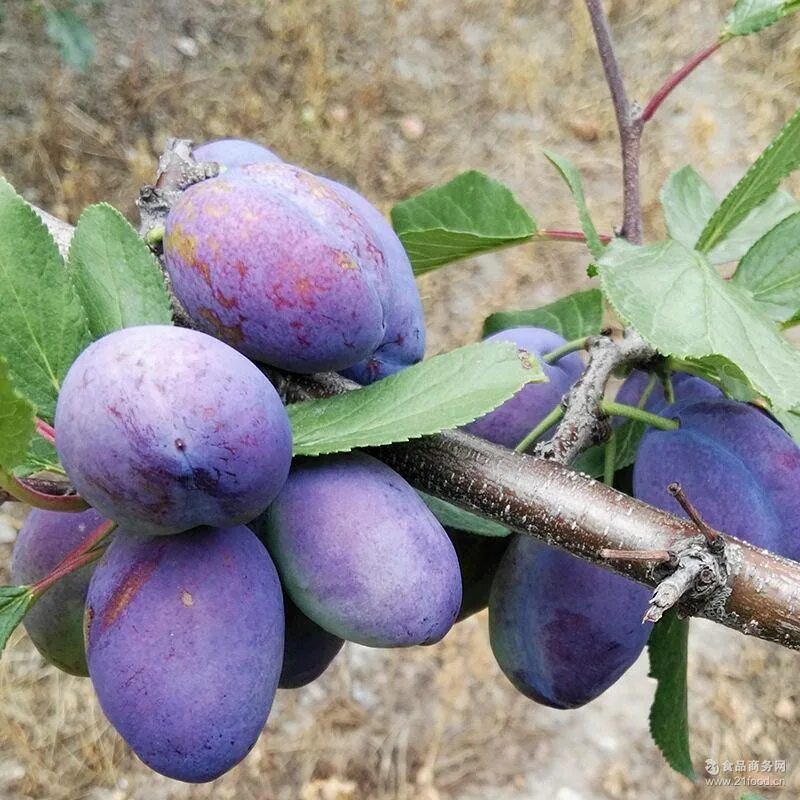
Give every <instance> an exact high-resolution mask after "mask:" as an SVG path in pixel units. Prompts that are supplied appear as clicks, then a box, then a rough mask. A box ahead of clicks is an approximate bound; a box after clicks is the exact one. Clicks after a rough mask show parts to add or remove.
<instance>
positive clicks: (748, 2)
mask: <svg viewBox="0 0 800 800" xmlns="http://www.w3.org/2000/svg"><path fill="white" fill-rule="evenodd" d="M798 9H800V0H737V2H736V5H735V6H734V7H733V10H732V11H731V13H730V14H728V16H727V17H726V18H725V27H724V28H723V29H722V38H723V39H725V38H729V37H731V36H747V35H748V34H751V33H757V32H758V31H760V30H763V29H764V28H766V27H768V26H769V25H772V24H773V23H775V22H777V21H778V20H779V19H781V18H783V17H785V16H786V15H787V14H792V13H794V12H795V11H797V10H798Z"/></svg>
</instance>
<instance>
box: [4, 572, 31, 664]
mask: <svg viewBox="0 0 800 800" xmlns="http://www.w3.org/2000/svg"><path fill="white" fill-rule="evenodd" d="M34 602H35V599H34V596H33V592H32V591H31V588H30V586H0V652H2V651H3V650H4V649H5V646H6V644H8V639H9V637H10V636H11V634H12V633H13V632H14V629H15V628H16V627H17V625H19V623H20V622H22V618H23V617H24V616H25V614H26V612H27V611H28V609H29V608H30V607H31V606H32V605H33V604H34Z"/></svg>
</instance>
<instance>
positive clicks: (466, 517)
mask: <svg viewBox="0 0 800 800" xmlns="http://www.w3.org/2000/svg"><path fill="white" fill-rule="evenodd" d="M418 494H419V496H420V497H421V498H422V499H423V500H424V501H425V504H426V505H427V506H428V508H429V509H430V510H431V511H433V513H434V516H435V517H436V518H437V519H438V520H439V522H441V523H442V525H444V526H445V527H446V528H455V529H456V530H459V531H467V533H474V534H477V535H478V536H501V537H502V536H508V535H509V534H510V533H511V531H510V530H509V529H508V528H504V527H503V526H502V525H499V524H498V523H496V522H492V521H491V520H490V519H484V518H483V517H479V516H478V515H477V514H473V513H471V512H469V511H464V509H463V508H459V507H458V506H454V505H453V504H452V503H448V502H447V501H446V500H440V499H439V498H438V497H434V496H433V495H432V494H427V493H426V492H418Z"/></svg>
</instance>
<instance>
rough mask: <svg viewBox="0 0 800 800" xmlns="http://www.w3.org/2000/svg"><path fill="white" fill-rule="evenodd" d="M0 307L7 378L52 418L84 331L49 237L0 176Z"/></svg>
mask: <svg viewBox="0 0 800 800" xmlns="http://www.w3.org/2000/svg"><path fill="white" fill-rule="evenodd" d="M0 308H2V314H0V355H2V356H4V357H5V358H6V359H7V360H8V368H9V373H10V375H11V380H12V381H13V383H14V386H15V387H16V389H17V391H19V392H20V394H22V395H23V396H24V397H25V398H27V399H28V400H29V401H30V402H31V403H33V405H34V407H35V408H36V411H37V413H38V415H39V416H40V417H43V418H44V419H46V420H47V421H48V422H52V420H53V413H54V411H55V404H56V398H57V397H58V391H59V389H60V387H61V380H62V379H63V377H64V375H65V374H66V371H67V370H68V369H69V366H70V365H71V364H72V362H73V361H74V360H75V358H76V357H77V355H78V354H79V353H80V352H81V350H83V348H84V347H86V345H88V344H89V341H90V338H89V331H88V328H87V326H86V317H85V316H84V312H83V308H82V307H81V304H80V301H79V300H78V296H77V293H76V292H75V288H74V287H73V285H72V283H71V281H70V280H69V276H68V275H67V272H66V270H65V269H64V263H63V261H62V259H61V256H60V255H59V252H58V248H57V247H56V245H55V243H54V242H53V239H52V237H51V236H50V234H49V233H48V231H47V229H46V228H45V226H44V225H43V224H42V222H41V220H40V219H39V217H38V216H37V215H36V213H35V212H34V211H33V210H32V209H31V208H30V206H28V204H27V203H26V202H25V201H24V200H23V199H22V198H21V197H19V196H18V195H17V194H16V193H15V192H14V190H13V189H12V188H11V186H10V185H9V184H8V183H7V182H6V181H4V180H3V179H2V178H0Z"/></svg>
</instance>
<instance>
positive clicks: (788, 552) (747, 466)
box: [633, 398, 800, 561]
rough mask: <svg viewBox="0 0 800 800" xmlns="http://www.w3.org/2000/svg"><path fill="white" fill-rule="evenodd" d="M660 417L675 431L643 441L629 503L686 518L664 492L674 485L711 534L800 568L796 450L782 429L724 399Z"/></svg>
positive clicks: (684, 405) (690, 404)
mask: <svg viewBox="0 0 800 800" xmlns="http://www.w3.org/2000/svg"><path fill="white" fill-rule="evenodd" d="M662 415H663V416H665V417H668V418H670V419H676V420H678V421H680V423H681V427H680V428H678V429H676V430H671V431H661V430H657V429H655V428H651V429H649V430H648V431H647V433H645V435H644V436H643V437H642V442H641V444H640V445H639V450H638V453H637V457H636V463H635V464H634V468H633V493H634V496H635V497H638V498H639V499H640V500H644V501H645V502H647V503H650V504H651V505H655V506H658V507H659V508H663V509H664V510H666V511H669V512H671V513H673V514H678V515H680V516H684V517H685V516H686V514H685V513H684V511H683V509H682V508H681V507H680V505H679V504H678V502H677V501H676V500H675V498H674V497H673V496H672V495H671V494H669V492H668V491H667V486H668V485H669V484H670V483H673V482H676V483H680V484H681V486H682V487H683V490H684V492H685V493H686V495H687V496H688V498H689V500H690V501H691V502H692V504H693V505H694V506H695V507H696V508H697V510H698V511H699V512H700V514H701V515H702V517H703V518H704V519H705V521H706V522H708V524H709V525H711V526H712V527H714V528H717V529H718V530H721V531H724V532H725V533H729V534H731V535H732V536H736V537H738V538H740V539H744V540H745V541H747V542H750V543H751V544H754V545H756V546H758V547H764V548H766V549H768V550H770V551H772V552H774V553H777V554H779V555H783V556H786V557H788V558H792V559H794V560H796V561H800V448H799V447H798V446H797V445H796V444H795V443H794V441H793V440H792V438H791V437H790V436H789V435H788V434H787V433H786V432H785V431H784V430H783V428H781V427H780V426H779V425H778V424H776V423H775V422H773V420H772V419H771V418H770V417H768V416H767V415H766V414H763V413H762V412H761V411H759V410H758V409H756V408H754V407H753V406H749V405H747V404H746V403H739V402H737V401H735V400H727V399H725V398H701V399H693V400H692V399H690V400H683V401H681V402H679V403H676V404H675V405H674V406H671V407H668V408H666V409H665V410H663V411H662Z"/></svg>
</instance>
